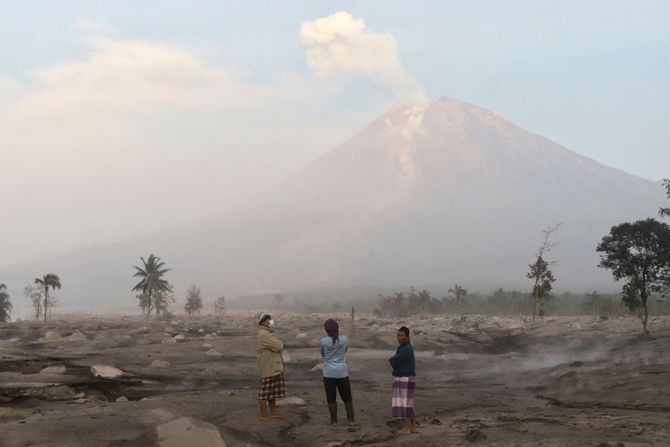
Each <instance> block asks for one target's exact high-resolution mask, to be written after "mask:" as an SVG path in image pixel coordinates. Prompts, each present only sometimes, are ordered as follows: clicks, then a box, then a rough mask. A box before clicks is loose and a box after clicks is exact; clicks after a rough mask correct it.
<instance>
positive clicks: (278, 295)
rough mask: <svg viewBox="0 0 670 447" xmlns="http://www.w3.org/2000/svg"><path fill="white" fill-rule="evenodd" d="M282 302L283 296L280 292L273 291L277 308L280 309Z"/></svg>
mask: <svg viewBox="0 0 670 447" xmlns="http://www.w3.org/2000/svg"><path fill="white" fill-rule="evenodd" d="M283 302H284V297H283V296H282V294H281V293H275V303H277V309H278V310H280V311H281V305H282V303H283Z"/></svg>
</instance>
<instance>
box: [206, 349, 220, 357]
mask: <svg viewBox="0 0 670 447" xmlns="http://www.w3.org/2000/svg"><path fill="white" fill-rule="evenodd" d="M205 355H211V356H214V357H221V356H222V355H223V354H221V353H220V352H219V351H215V350H214V349H210V350H209V351H207V352H205Z"/></svg>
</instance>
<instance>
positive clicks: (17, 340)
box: [5, 337, 21, 343]
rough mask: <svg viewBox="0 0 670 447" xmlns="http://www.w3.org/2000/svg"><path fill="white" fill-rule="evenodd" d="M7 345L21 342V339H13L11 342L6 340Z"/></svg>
mask: <svg viewBox="0 0 670 447" xmlns="http://www.w3.org/2000/svg"><path fill="white" fill-rule="evenodd" d="M5 341H6V342H7V343H18V342H20V341H21V339H20V338H19V337H12V338H10V339H9V340H5Z"/></svg>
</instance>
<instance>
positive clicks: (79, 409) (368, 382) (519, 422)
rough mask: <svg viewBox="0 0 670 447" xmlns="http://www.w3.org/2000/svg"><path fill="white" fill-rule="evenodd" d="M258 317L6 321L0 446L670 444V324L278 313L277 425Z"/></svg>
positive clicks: (0, 356) (1, 331)
mask: <svg viewBox="0 0 670 447" xmlns="http://www.w3.org/2000/svg"><path fill="white" fill-rule="evenodd" d="M254 314H255V312H252V311H227V312H226V313H225V314H224V315H223V316H221V317H214V316H204V317H200V318H194V319H187V318H177V319H175V320H173V321H156V320H146V319H144V318H141V317H113V318H112V317H110V318H93V317H69V318H64V319H59V320H55V321H51V322H49V323H40V322H17V323H3V324H1V325H0V430H1V433H2V435H1V437H0V445H1V446H7V447H14V446H51V447H55V446H68V447H71V446H87V447H96V446H159V445H160V446H173V445H175V446H176V445H184V446H189V447H197V446H198V445H208V446H218V445H228V446H233V447H235V446H293V445H296V446H348V445H352V446H355V445H370V446H387V445H389V446H413V447H416V446H461V445H477V446H601V447H602V446H626V447H633V446H651V445H653V446H667V445H670V317H655V318H651V319H650V330H651V337H649V338H641V337H640V336H639V333H640V329H641V325H640V322H639V320H638V319H636V318H634V317H627V318H618V317H617V318H609V319H605V318H604V317H603V318H601V317H545V318H544V320H542V321H540V322H538V323H535V324H533V323H532V322H531V320H530V319H529V318H528V317H490V316H486V317H484V316H463V317H461V316H453V315H452V316H438V317H429V318H410V319H405V320H394V319H385V318H377V317H372V316H369V315H363V316H360V317H357V319H356V321H355V332H354V328H352V324H351V320H350V319H348V318H347V317H346V316H345V315H344V314H329V315H326V314H309V315H305V314H303V315H299V314H288V313H275V315H274V317H275V319H276V320H277V322H278V324H279V325H278V328H277V330H276V335H277V336H278V337H279V338H281V339H282V340H283V341H284V343H285V345H286V347H287V351H286V353H285V354H284V356H285V360H286V380H287V387H288V396H289V398H288V399H286V401H284V402H282V403H281V404H282V405H281V407H280V414H281V415H282V416H283V418H284V419H283V420H280V421H272V422H264V421H260V420H259V417H258V403H257V402H258V401H257V392H258V382H259V379H258V375H257V368H256V334H257V326H256V325H255V319H254ZM329 317H334V318H337V319H338V320H339V321H340V324H341V326H340V327H341V333H343V334H346V335H348V336H350V337H351V339H350V346H351V347H350V350H349V355H348V360H349V366H350V377H351V382H352V388H353V393H354V405H355V409H356V417H357V422H358V425H357V426H353V427H349V426H347V425H346V424H345V423H344V419H345V418H344V407H343V405H342V404H341V403H340V420H341V421H342V423H341V425H340V426H338V427H335V428H333V427H330V426H328V411H327V408H326V403H325V395H324V391H323V385H322V381H321V371H320V370H319V368H318V365H319V364H320V359H319V350H318V340H319V339H320V338H321V337H322V336H323V335H324V334H323V321H324V320H325V319H326V318H329ZM403 324H404V325H407V326H409V327H410V328H411V329H412V343H413V344H414V349H415V352H416V355H417V378H416V383H417V395H416V411H417V414H418V422H419V424H420V426H419V431H420V432H419V433H418V434H415V435H407V436H399V435H398V434H397V429H398V425H397V424H396V423H395V421H394V420H392V419H391V418H390V397H391V396H390V393H391V382H392V376H391V374H390V367H389V366H388V361H387V359H388V357H390V356H391V355H392V354H393V353H394V351H395V347H396V342H395V334H396V329H397V328H398V327H399V326H401V325H403ZM105 365H106V366H105ZM92 367H93V369H92ZM109 367H114V368H117V369H118V370H120V371H116V370H114V368H109ZM95 373H98V374H99V375H102V376H103V377H95V375H94V374H95ZM115 374H117V376H116V377H113V376H114V375H115ZM118 374H120V375H118ZM104 376H107V377H108V378H105V377H104Z"/></svg>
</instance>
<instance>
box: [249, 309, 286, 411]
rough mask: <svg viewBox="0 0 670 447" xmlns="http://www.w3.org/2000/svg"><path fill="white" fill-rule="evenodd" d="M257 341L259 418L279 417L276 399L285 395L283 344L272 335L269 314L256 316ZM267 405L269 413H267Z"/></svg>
mask: <svg viewBox="0 0 670 447" xmlns="http://www.w3.org/2000/svg"><path fill="white" fill-rule="evenodd" d="M258 325H259V326H260V329H259V330H258V343H257V349H256V354H257V357H258V369H259V370H260V374H261V388H260V390H259V392H258V403H259V405H260V410H261V419H262V420H264V421H268V420H271V419H281V417H279V415H278V414H277V399H281V398H282V397H284V396H286V384H285V383H284V360H283V358H282V354H281V353H282V351H283V349H284V344H283V343H282V341H281V340H279V339H278V338H277V337H275V336H274V335H273V332H274V327H275V321H274V320H273V319H272V316H271V315H268V314H261V316H260V317H258ZM268 405H269V407H270V414H269V415H268V411H267V410H268V408H267V407H268Z"/></svg>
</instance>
